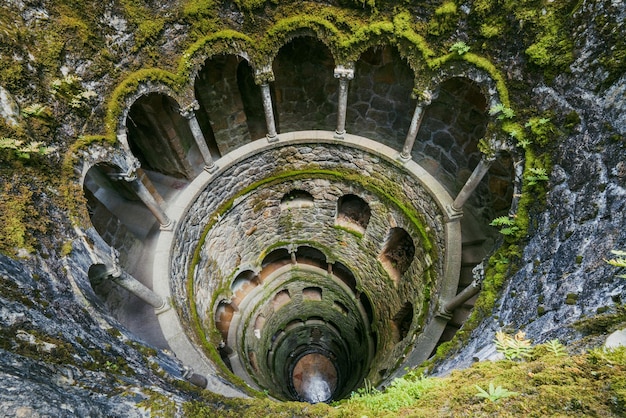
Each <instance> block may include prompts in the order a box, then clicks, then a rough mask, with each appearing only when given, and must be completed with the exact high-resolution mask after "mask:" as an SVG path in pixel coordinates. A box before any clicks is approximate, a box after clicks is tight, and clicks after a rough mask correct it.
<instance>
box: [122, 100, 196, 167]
mask: <svg viewBox="0 0 626 418" xmlns="http://www.w3.org/2000/svg"><path fill="white" fill-rule="evenodd" d="M126 127H127V128H128V144H129V146H130V149H131V151H132V152H133V154H134V155H135V156H136V157H137V159H138V160H139V161H140V162H141V166H142V167H143V168H144V169H146V170H151V171H156V172H158V173H161V174H164V175H167V176H172V177H178V178H181V177H182V178H187V179H192V178H194V177H195V175H196V173H199V172H200V171H201V170H202V166H203V161H202V157H201V155H200V152H199V150H198V147H197V146H196V144H195V140H194V138H193V135H192V133H191V129H190V128H189V122H188V121H187V119H185V118H184V117H182V116H181V115H180V113H179V106H178V104H177V103H176V102H175V101H174V100H173V99H171V98H169V97H168V96H166V95H164V94H159V93H151V94H148V95H146V96H143V97H141V98H139V99H138V100H137V101H136V102H135V103H133V105H132V106H131V108H130V112H129V113H128V118H127V120H126Z"/></svg>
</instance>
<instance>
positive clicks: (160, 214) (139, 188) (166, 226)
mask: <svg viewBox="0 0 626 418" xmlns="http://www.w3.org/2000/svg"><path fill="white" fill-rule="evenodd" d="M138 173H139V174H140V176H139V177H138ZM114 177H115V178H116V179H120V180H124V181H126V182H128V183H129V184H130V187H131V188H132V189H133V191H134V192H135V194H136V195H137V197H138V198H139V199H140V200H141V201H142V202H143V203H144V205H146V207H147V208H148V210H150V212H152V214H153V215H154V217H155V218H156V219H157V221H159V223H160V224H161V230H164V231H170V230H172V228H173V224H174V223H173V222H172V220H171V219H170V218H169V217H168V216H167V214H166V213H165V210H163V208H162V207H161V205H162V204H163V198H162V197H161V196H160V195H159V194H158V193H157V192H156V190H155V189H154V186H151V187H150V188H148V187H147V186H146V184H145V183H144V182H149V181H150V180H149V179H148V178H147V177H146V175H145V174H144V173H143V172H140V168H139V161H137V160H136V159H133V164H132V165H131V167H130V168H129V169H128V171H126V172H125V173H119V174H116V175H114ZM150 189H152V190H153V191H154V192H151V191H150ZM153 193H154V194H153Z"/></svg>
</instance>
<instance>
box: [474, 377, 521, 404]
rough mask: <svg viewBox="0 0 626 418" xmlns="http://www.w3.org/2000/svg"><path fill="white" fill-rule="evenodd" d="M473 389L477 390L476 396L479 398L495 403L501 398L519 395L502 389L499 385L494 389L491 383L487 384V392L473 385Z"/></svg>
mask: <svg viewBox="0 0 626 418" xmlns="http://www.w3.org/2000/svg"><path fill="white" fill-rule="evenodd" d="M475 387H476V389H478V393H477V394H476V396H478V397H479V398H485V399H489V400H490V401H491V402H497V401H499V400H500V399H503V398H509V397H511V396H516V395H519V393H517V392H513V391H510V390H508V389H504V388H503V387H502V386H499V385H498V386H495V387H494V385H493V382H491V383H489V392H487V391H486V390H485V389H483V388H481V387H480V386H478V385H475Z"/></svg>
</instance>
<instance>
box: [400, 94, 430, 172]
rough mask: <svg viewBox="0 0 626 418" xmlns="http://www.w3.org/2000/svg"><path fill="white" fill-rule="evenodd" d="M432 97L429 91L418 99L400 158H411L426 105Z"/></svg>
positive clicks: (406, 159)
mask: <svg viewBox="0 0 626 418" xmlns="http://www.w3.org/2000/svg"><path fill="white" fill-rule="evenodd" d="M431 99H432V96H431V94H430V93H429V92H424V93H423V95H422V97H421V98H420V99H419V100H418V101H417V104H416V105H415V111H414V112H413V119H411V126H410V127H409V132H408V133H407V134H406V139H405V140H404V146H403V147H402V152H401V153H400V158H401V159H402V160H405V161H408V160H410V159H411V152H412V151H413V145H414V144H415V138H416V137H417V132H418V131H419V130H420V125H421V124H422V118H423V117H424V107H426V106H428V105H429V104H430V102H431Z"/></svg>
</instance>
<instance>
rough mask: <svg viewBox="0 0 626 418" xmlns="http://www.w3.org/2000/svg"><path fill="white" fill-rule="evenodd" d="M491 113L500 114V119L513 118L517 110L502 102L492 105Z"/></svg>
mask: <svg viewBox="0 0 626 418" xmlns="http://www.w3.org/2000/svg"><path fill="white" fill-rule="evenodd" d="M489 114H490V115H491V116H495V115H498V117H497V119H498V120H504V119H513V118H514V117H515V111H514V110H513V109H511V108H510V107H507V106H505V105H503V104H502V103H498V104H496V105H493V106H491V108H490V109H489Z"/></svg>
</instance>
